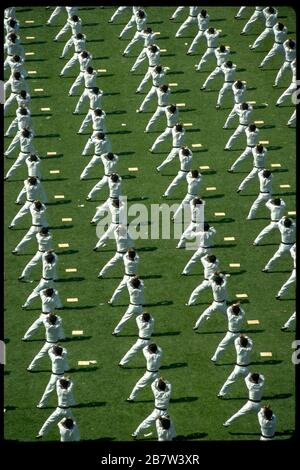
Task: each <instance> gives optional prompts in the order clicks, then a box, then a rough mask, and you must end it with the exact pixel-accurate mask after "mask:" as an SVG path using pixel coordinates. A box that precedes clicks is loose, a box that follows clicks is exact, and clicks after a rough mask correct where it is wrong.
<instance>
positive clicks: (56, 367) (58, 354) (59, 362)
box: [37, 344, 70, 408]
mask: <svg viewBox="0 0 300 470" xmlns="http://www.w3.org/2000/svg"><path fill="white" fill-rule="evenodd" d="M48 355H49V357H50V360H51V365H52V367H51V375H50V379H49V382H48V384H47V385H46V388H45V391H44V393H43V395H42V397H41V399H40V401H39V403H38V404H37V408H45V406H46V405H47V403H48V399H49V396H50V394H51V392H53V390H55V388H56V382H57V381H58V380H60V379H62V378H63V377H64V373H65V372H67V371H68V370H69V369H70V367H69V364H68V352H67V350H66V349H65V348H62V347H61V346H59V345H58V344H55V345H54V346H52V348H51V349H49V351H48Z"/></svg>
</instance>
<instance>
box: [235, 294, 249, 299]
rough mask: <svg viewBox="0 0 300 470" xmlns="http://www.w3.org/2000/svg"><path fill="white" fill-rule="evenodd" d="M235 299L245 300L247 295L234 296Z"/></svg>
mask: <svg viewBox="0 0 300 470" xmlns="http://www.w3.org/2000/svg"><path fill="white" fill-rule="evenodd" d="M235 296H236V298H237V299H247V297H248V294H235Z"/></svg>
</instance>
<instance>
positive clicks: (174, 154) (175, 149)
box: [157, 147, 180, 171]
mask: <svg viewBox="0 0 300 470" xmlns="http://www.w3.org/2000/svg"><path fill="white" fill-rule="evenodd" d="M179 151H180V147H172V150H171V152H170V153H169V155H168V156H167V158H165V160H164V161H163V162H162V163H161V164H160V165H158V167H157V169H158V170H159V171H160V170H162V169H163V168H164V167H165V166H166V165H167V164H168V163H170V162H171V161H172V160H174V158H176V157H177V155H179Z"/></svg>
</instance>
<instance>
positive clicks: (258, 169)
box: [238, 166, 263, 191]
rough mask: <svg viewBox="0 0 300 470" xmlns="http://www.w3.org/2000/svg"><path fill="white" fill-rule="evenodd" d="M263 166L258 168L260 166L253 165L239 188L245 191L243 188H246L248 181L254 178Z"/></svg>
mask: <svg viewBox="0 0 300 470" xmlns="http://www.w3.org/2000/svg"><path fill="white" fill-rule="evenodd" d="M262 169H263V168H258V167H256V166H255V167H253V168H252V170H251V171H250V173H249V174H248V175H247V176H246V178H244V179H243V181H242V182H241V184H240V185H239V187H238V189H239V190H241V191H243V189H245V187H246V186H247V185H248V183H249V182H250V181H251V180H253V179H254V178H255V177H256V175H257V174H258V172H259V171H261V170H262Z"/></svg>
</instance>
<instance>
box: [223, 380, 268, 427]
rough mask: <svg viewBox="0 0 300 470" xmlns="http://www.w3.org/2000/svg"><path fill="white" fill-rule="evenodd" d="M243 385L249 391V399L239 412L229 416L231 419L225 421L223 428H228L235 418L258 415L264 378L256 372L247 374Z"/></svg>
mask: <svg viewBox="0 0 300 470" xmlns="http://www.w3.org/2000/svg"><path fill="white" fill-rule="evenodd" d="M245 383H246V387H247V388H248V391H249V399H248V401H247V402H246V404H245V405H244V406H242V408H241V409H240V410H239V411H237V412H236V413H235V414H234V415H233V416H231V418H229V419H228V420H227V421H225V423H224V424H223V426H225V427H228V426H230V425H231V424H232V423H233V421H235V420H236V419H237V418H240V417H241V416H244V415H245V414H247V413H249V412H254V413H258V412H259V410H260V402H261V398H262V393H263V388H264V384H265V378H264V376H263V375H262V374H258V373H257V372H254V373H252V374H251V373H249V374H248V375H247V377H245Z"/></svg>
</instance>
